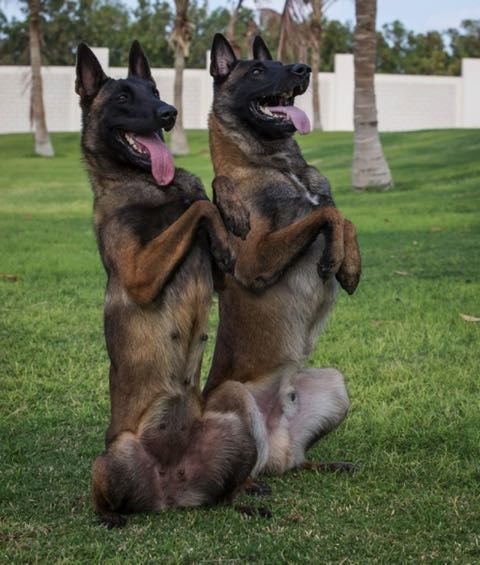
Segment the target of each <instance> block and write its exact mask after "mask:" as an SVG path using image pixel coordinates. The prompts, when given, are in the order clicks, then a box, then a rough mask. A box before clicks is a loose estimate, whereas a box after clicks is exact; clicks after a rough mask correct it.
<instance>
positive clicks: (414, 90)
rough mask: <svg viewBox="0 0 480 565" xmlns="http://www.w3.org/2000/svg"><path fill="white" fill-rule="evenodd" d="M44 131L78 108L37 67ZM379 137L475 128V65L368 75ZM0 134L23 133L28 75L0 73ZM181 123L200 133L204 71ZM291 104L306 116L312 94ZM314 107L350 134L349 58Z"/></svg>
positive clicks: (61, 76) (187, 81) (63, 71)
mask: <svg viewBox="0 0 480 565" xmlns="http://www.w3.org/2000/svg"><path fill="white" fill-rule="evenodd" d="M96 52H97V55H98V56H99V58H100V59H101V61H102V64H103V66H104V69H105V71H106V72H107V74H109V75H110V76H112V77H114V78H119V77H124V76H125V75H126V69H124V68H117V67H110V68H108V67H107V61H108V50H106V49H98V50H96ZM152 73H153V76H154V78H155V80H156V81H157V84H158V86H159V90H160V94H161V96H162V98H164V99H165V100H166V101H170V102H171V101H172V100H173V75H174V73H173V69H153V70H152ZM42 76H43V89H44V99H45V107H46V108H45V109H46V116H47V126H48V128H49V130H50V131H78V130H79V129H80V109H79V106H78V97H77V95H76V94H75V92H74V84H75V71H74V68H73V67H44V68H43V69H42ZM375 85H376V94H377V107H378V118H379V127H380V130H381V131H404V130H418V129H434V128H459V127H466V128H468V127H480V59H464V60H463V64H462V76H461V77H438V76H417V75H385V74H379V75H376V77H375ZM0 95H1V100H2V105H1V112H0V133H13V132H27V131H30V117H29V116H30V102H29V100H30V69H29V67H15V66H4V67H0ZM183 96H184V125H185V127H187V128H192V129H204V128H206V127H207V116H208V112H209V109H210V106H211V103H212V83H211V78H210V76H209V74H208V71H207V70H206V69H187V70H186V71H185V76H184V94H183ZM297 104H298V105H299V106H300V107H301V108H302V109H304V110H305V111H306V112H307V114H309V115H310V117H311V115H312V92H311V88H310V89H309V90H308V91H307V92H306V93H305V94H304V95H303V96H301V97H299V98H298V99H297ZM320 106H321V117H322V123H323V127H324V129H325V130H326V131H339V130H346V131H351V130H353V56H352V55H336V56H335V72H334V73H320Z"/></svg>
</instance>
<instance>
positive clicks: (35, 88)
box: [28, 0, 54, 157]
mask: <svg viewBox="0 0 480 565" xmlns="http://www.w3.org/2000/svg"><path fill="white" fill-rule="evenodd" d="M28 10H29V30H28V33H29V42H30V66H31V69H32V83H31V91H30V118H31V122H32V124H33V128H34V135H35V153H36V154H37V155H41V156H42V157H53V155H54V151H53V147H52V143H51V141H50V136H49V135H48V130H47V123H46V120H45V106H44V104H43V86H42V73H41V71H42V57H41V54H40V1H39V0H28Z"/></svg>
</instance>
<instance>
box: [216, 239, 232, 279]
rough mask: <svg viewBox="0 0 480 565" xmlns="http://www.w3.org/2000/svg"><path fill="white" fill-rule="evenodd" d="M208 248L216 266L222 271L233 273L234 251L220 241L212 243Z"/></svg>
mask: <svg viewBox="0 0 480 565" xmlns="http://www.w3.org/2000/svg"><path fill="white" fill-rule="evenodd" d="M210 250H211V252H212V255H213V258H214V260H215V262H216V264H217V265H218V267H219V268H220V269H221V270H222V271H223V272H224V273H233V270H234V268H235V253H234V251H233V249H231V248H230V247H228V246H225V245H221V244H220V243H212V245H211V246H210Z"/></svg>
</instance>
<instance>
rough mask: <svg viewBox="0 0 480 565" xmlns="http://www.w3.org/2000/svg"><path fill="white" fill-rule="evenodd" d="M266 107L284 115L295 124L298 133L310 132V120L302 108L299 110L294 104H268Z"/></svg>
mask: <svg viewBox="0 0 480 565" xmlns="http://www.w3.org/2000/svg"><path fill="white" fill-rule="evenodd" d="M268 109H269V110H270V112H272V113H275V114H284V115H286V116H287V117H288V119H289V120H290V121H291V122H292V124H293V125H294V126H295V129H296V130H297V131H298V133H301V134H302V135H305V134H306V133H309V132H310V130H311V126H310V120H309V119H308V116H307V114H305V112H304V111H303V110H300V108H297V107H296V106H269V107H268Z"/></svg>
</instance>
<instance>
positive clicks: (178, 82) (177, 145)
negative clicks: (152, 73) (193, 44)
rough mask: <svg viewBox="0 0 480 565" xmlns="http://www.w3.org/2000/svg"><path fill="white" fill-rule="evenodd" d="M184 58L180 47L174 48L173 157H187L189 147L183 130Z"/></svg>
mask: <svg viewBox="0 0 480 565" xmlns="http://www.w3.org/2000/svg"><path fill="white" fill-rule="evenodd" d="M184 68H185V56H184V54H183V49H182V48H181V47H180V46H178V45H177V46H176V48H175V82H174V84H173V105H174V106H175V108H176V109H177V112H178V113H177V120H176V122H175V127H174V128H173V130H172V142H171V149H172V153H173V154H174V155H188V153H189V152H190V151H189V147H188V141H187V136H186V134H185V130H184V129H183V100H182V97H183V69H184Z"/></svg>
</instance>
